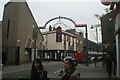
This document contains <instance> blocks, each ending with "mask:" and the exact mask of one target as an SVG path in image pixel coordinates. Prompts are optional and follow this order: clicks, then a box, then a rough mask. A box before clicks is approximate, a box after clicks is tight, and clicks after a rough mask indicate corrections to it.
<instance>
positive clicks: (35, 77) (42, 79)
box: [31, 58, 49, 80]
mask: <svg viewBox="0 0 120 80" xmlns="http://www.w3.org/2000/svg"><path fill="white" fill-rule="evenodd" d="M47 74H48V72H47V71H46V70H44V68H43V65H42V63H41V60H40V59H39V58H37V59H35V60H34V61H33V63H32V68H31V80H49V78H48V77H47Z"/></svg>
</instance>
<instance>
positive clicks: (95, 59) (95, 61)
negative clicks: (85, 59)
mask: <svg viewBox="0 0 120 80" xmlns="http://www.w3.org/2000/svg"><path fill="white" fill-rule="evenodd" d="M97 60H98V58H97V56H96V57H94V63H95V67H97Z"/></svg>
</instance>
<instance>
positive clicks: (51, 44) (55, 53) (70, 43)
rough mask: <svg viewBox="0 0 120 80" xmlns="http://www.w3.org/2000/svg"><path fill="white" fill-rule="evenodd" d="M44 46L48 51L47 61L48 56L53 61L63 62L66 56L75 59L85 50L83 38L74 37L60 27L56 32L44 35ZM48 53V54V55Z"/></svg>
mask: <svg viewBox="0 0 120 80" xmlns="http://www.w3.org/2000/svg"><path fill="white" fill-rule="evenodd" d="M43 37H44V44H45V45H46V47H47V49H48V50H46V52H45V50H43V51H44V52H45V54H44V58H45V59H46V58H47V57H46V56H47V55H50V57H51V59H52V60H62V58H63V57H65V56H72V57H74V55H75V53H76V52H77V51H79V52H81V51H82V50H83V48H84V47H83V43H84V42H83V41H84V40H83V37H82V36H80V37H78V36H76V35H73V34H71V33H69V32H67V31H64V30H62V29H61V27H58V28H57V29H56V30H52V31H49V32H44V33H43ZM47 51H48V53H47Z"/></svg>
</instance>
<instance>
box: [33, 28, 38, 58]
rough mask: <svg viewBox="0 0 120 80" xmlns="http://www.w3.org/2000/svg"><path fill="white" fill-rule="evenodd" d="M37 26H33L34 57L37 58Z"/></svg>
mask: <svg viewBox="0 0 120 80" xmlns="http://www.w3.org/2000/svg"><path fill="white" fill-rule="evenodd" d="M37 35H38V33H37V28H35V27H33V40H34V59H35V58H36V39H37Z"/></svg>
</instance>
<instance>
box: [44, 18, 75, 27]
mask: <svg viewBox="0 0 120 80" xmlns="http://www.w3.org/2000/svg"><path fill="white" fill-rule="evenodd" d="M55 19H67V20H69V21H71V22H73V24H74V25H76V23H75V22H74V21H73V20H72V19H70V18H67V17H60V16H59V17H55V18H52V19H50V20H49V21H47V22H46V23H45V25H44V28H45V27H46V26H47V24H48V23H49V22H51V21H53V20H55Z"/></svg>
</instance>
